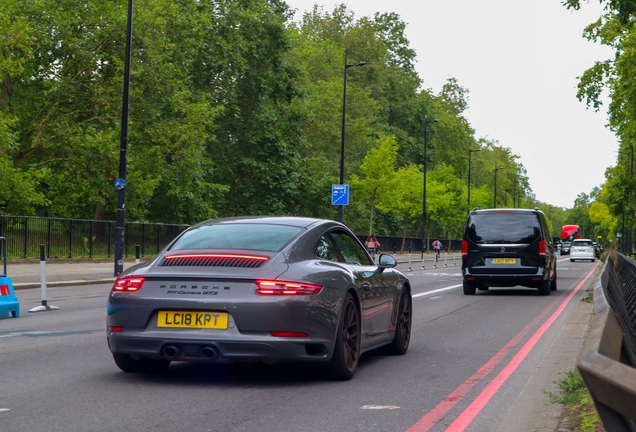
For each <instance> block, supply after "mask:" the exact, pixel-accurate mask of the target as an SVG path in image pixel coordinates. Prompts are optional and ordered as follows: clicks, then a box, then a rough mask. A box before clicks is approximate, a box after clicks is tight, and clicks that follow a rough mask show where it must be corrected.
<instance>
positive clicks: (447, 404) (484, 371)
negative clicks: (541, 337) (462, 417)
mask: <svg viewBox="0 0 636 432" xmlns="http://www.w3.org/2000/svg"><path fill="white" fill-rule="evenodd" d="M587 277H589V275H588V276H586V278H585V279H583V281H582V282H581V284H582V283H583V282H585V280H587ZM579 287H580V284H579V286H577V287H576V288H575V289H574V290H573V292H572V293H571V294H570V296H569V297H568V298H566V300H565V301H564V303H567V301H568V300H569V299H570V298H571V296H572V295H573V294H574V293H575V292H576V291H577V290H578V289H579ZM559 301H561V299H560V298H557V299H555V300H554V301H553V302H552V303H550V305H548V307H546V308H545V309H544V310H543V312H541V313H540V314H539V315H538V316H537V317H536V318H535V319H533V320H532V321H531V322H530V323H529V324H528V325H527V326H525V327H524V328H523V329H522V330H521V331H520V332H519V333H518V334H517V335H516V336H515V337H513V338H512V339H511V340H510V342H508V343H507V344H506V345H505V346H504V347H503V348H502V349H501V350H499V351H498V352H497V353H496V354H495V355H494V356H493V357H492V358H491V359H490V360H488V362H486V364H484V365H483V366H482V367H481V368H480V369H479V370H478V371H477V372H475V373H474V374H473V375H472V376H471V377H470V378H468V379H467V380H466V381H465V382H464V383H462V384H461V385H460V386H459V387H457V388H456V389H455V390H454V391H453V392H452V393H451V394H450V395H448V396H447V397H446V398H445V399H444V400H443V401H442V402H440V403H439V404H438V405H437V406H436V407H435V408H433V409H432V410H431V411H429V412H428V414H426V415H425V416H424V417H422V418H421V419H420V420H419V421H418V422H417V423H415V424H414V425H413V426H411V427H410V428H409V429H408V431H407V432H426V431H428V430H429V429H430V428H431V427H433V426H434V425H435V424H436V423H437V422H438V421H439V420H440V419H441V418H442V417H444V416H445V415H446V414H447V413H448V412H449V411H450V410H451V409H452V408H453V407H454V406H455V405H457V404H458V403H459V402H460V401H461V400H462V399H463V398H464V397H465V396H466V395H467V394H468V392H470V391H471V390H472V389H473V388H475V387H476V386H477V384H479V383H480V382H481V381H482V380H483V379H484V378H485V377H486V375H488V374H489V373H490V372H492V370H493V369H494V368H495V367H496V366H497V364H499V362H500V361H501V360H502V359H503V358H504V357H505V356H506V355H507V354H508V353H509V352H510V351H511V350H512V348H514V347H515V345H517V343H519V341H520V340H521V339H522V338H523V337H524V336H525V335H526V334H527V333H528V332H529V331H530V330H531V329H532V328H533V327H534V326H535V325H536V324H537V323H538V322H539V321H541V320H542V319H543V318H544V317H545V316H546V315H547V313H548V312H549V311H550V310H551V309H552V308H553V307H554V305H555V304H556V303H558V302H559ZM559 313H560V312H559Z"/></svg>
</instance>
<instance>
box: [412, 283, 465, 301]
mask: <svg viewBox="0 0 636 432" xmlns="http://www.w3.org/2000/svg"><path fill="white" fill-rule="evenodd" d="M462 285H463V284H461V285H451V286H449V287H446V288H440V289H436V290H433V291H426V292H423V293H419V294H414V295H413V296H412V297H413V298H418V297H424V296H429V295H431V294H437V293H440V292H444V291H450V290H452V289H455V288H459V287H460V286H462Z"/></svg>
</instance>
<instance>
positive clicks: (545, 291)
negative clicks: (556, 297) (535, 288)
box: [539, 279, 551, 295]
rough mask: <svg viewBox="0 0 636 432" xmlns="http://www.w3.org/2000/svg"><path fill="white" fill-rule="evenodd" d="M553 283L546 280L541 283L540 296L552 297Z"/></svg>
mask: <svg viewBox="0 0 636 432" xmlns="http://www.w3.org/2000/svg"><path fill="white" fill-rule="evenodd" d="M550 290H551V283H550V280H549V279H548V280H546V281H543V282H541V284H540V285H539V294H541V295H550Z"/></svg>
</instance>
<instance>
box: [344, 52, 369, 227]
mask: <svg viewBox="0 0 636 432" xmlns="http://www.w3.org/2000/svg"><path fill="white" fill-rule="evenodd" d="M344 63H345V65H344V89H343V92H342V136H341V138H340V184H341V185H343V184H344V161H345V117H346V115H347V69H349V68H350V67H354V66H364V65H366V64H367V62H358V63H355V64H347V53H346V52H345V61H344ZM343 211H344V206H343V205H339V206H338V222H342V213H343Z"/></svg>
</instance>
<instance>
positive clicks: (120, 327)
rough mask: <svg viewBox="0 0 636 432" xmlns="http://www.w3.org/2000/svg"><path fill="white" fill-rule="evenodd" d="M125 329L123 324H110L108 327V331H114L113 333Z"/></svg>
mask: <svg viewBox="0 0 636 432" xmlns="http://www.w3.org/2000/svg"><path fill="white" fill-rule="evenodd" d="M123 330H124V328H123V327H122V326H110V327H108V331H110V332H112V333H120V332H122V331H123Z"/></svg>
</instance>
